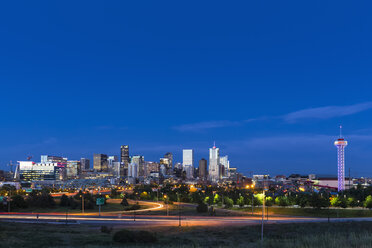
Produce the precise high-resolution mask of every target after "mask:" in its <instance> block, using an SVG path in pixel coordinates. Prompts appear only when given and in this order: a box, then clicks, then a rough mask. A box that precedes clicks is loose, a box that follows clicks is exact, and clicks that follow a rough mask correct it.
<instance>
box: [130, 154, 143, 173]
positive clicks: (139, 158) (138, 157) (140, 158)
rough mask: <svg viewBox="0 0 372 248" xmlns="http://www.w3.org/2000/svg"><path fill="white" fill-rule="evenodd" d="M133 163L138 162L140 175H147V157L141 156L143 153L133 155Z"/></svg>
mask: <svg viewBox="0 0 372 248" xmlns="http://www.w3.org/2000/svg"><path fill="white" fill-rule="evenodd" d="M131 163H132V164H136V165H137V166H138V176H139V177H143V176H145V172H146V168H145V157H144V156H141V155H135V156H133V157H132V159H131ZM128 173H129V172H128Z"/></svg>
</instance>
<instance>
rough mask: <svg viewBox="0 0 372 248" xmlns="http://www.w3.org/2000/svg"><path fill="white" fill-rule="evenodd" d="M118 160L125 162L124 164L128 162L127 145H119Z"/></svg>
mask: <svg viewBox="0 0 372 248" xmlns="http://www.w3.org/2000/svg"><path fill="white" fill-rule="evenodd" d="M120 162H122V163H125V164H126V165H128V164H129V163H130V157H129V146H128V145H123V146H121V147H120Z"/></svg>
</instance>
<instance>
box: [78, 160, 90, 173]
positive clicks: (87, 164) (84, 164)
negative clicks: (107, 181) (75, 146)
mask: <svg viewBox="0 0 372 248" xmlns="http://www.w3.org/2000/svg"><path fill="white" fill-rule="evenodd" d="M80 164H81V170H82V171H84V170H89V169H90V160H89V159H87V158H81V159H80Z"/></svg>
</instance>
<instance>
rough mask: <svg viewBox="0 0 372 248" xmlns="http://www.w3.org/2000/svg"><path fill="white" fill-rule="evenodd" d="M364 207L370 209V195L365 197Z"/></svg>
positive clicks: (371, 200)
mask: <svg viewBox="0 0 372 248" xmlns="http://www.w3.org/2000/svg"><path fill="white" fill-rule="evenodd" d="M364 207H365V208H372V196H371V195H369V196H367V197H366V200H365V201H364Z"/></svg>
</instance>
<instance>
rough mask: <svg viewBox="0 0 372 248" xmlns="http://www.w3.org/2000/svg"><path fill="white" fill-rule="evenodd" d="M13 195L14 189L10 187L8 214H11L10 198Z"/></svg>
mask: <svg viewBox="0 0 372 248" xmlns="http://www.w3.org/2000/svg"><path fill="white" fill-rule="evenodd" d="M11 196H12V189H11V188H9V197H8V214H10V200H11Z"/></svg>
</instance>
